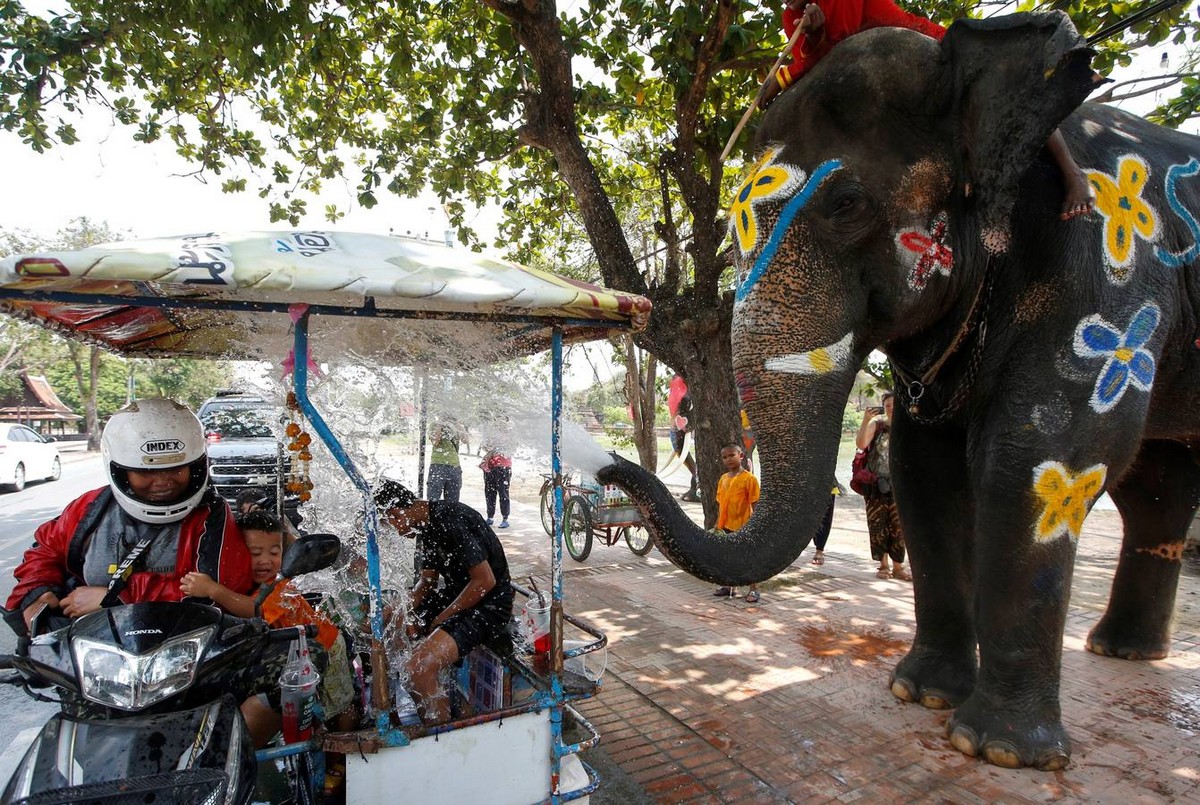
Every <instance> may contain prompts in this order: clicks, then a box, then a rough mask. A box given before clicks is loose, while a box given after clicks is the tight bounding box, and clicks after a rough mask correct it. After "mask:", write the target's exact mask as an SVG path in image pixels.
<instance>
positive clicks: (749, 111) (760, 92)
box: [717, 20, 808, 165]
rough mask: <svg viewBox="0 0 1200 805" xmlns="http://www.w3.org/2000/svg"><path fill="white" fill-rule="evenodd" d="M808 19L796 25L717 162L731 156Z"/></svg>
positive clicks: (720, 162)
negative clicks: (751, 116)
mask: <svg viewBox="0 0 1200 805" xmlns="http://www.w3.org/2000/svg"><path fill="white" fill-rule="evenodd" d="M806 22H807V20H800V24H799V25H797V26H796V30H795V31H793V32H792V38H791V39H789V40H788V43H787V45H785V46H784V48H783V52H782V53H780V54H779V58H778V59H776V60H775V64H774V65H773V66H772V67H771V72H769V73H767V80H766V81H764V82H763V83H762V86H760V87H759V88H758V93H757V94H756V95H755V96H754V101H753V102H751V104H750V108H749V109H747V110H746V113H745V114H744V115H742V119H741V120H739V121H738V124H737V127H735V128H734V130H733V134H731V135H729V142H727V143H725V150H724V151H722V152H721V158H720V159H718V160H717V164H718V165H719V164H722V163H724V162H725V157H727V156H729V152H730V151H732V150H733V144H734V143H736V142H737V138H738V135H739V134H741V133H742V129H744V128H746V124H747V123H749V122H750V115H752V114H754V110H755V109H757V108H758V102H759V100H761V99H762V96H763V93H764V92H766V90H767V84H768V83H770V82H771V81H772V80H773V79H774V78H775V72H776V71H777V70H778V69H779V68H780V67H782V66H783V61H784V59H786V58H787V57H788V54H789V53H791V52H792V48H794V47H795V46H796V43H797V42H798V41H800V37H801V36H803V35H804V32H805V31H807V30H808V26H807V25H805V23H806Z"/></svg>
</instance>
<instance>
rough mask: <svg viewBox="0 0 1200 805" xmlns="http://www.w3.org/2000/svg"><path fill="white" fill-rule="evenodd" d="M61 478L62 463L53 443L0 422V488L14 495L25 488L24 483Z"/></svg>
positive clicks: (30, 431) (27, 430)
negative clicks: (2, 487)
mask: <svg viewBox="0 0 1200 805" xmlns="http://www.w3.org/2000/svg"><path fill="white" fill-rule="evenodd" d="M61 477H62V459H60V458H59V457H58V448H57V447H55V446H54V442H52V441H48V440H47V439H45V438H43V437H42V436H39V435H38V434H37V433H36V432H34V431H32V430H30V429H29V428H27V427H25V426H24V425H14V424H12V423H9V422H0V484H4V485H5V486H7V487H8V488H9V489H11V490H12V491H14V492H20V491H21V490H22V489H24V488H25V481H26V480H27V479H29V480H34V481H39V480H41V479H43V478H47V479H49V480H51V481H57V480H58V479H59V478H61Z"/></svg>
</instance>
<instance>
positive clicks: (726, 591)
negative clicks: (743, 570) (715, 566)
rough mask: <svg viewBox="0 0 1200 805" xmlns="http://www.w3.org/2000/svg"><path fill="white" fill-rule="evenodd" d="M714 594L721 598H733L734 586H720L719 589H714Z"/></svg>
mask: <svg viewBox="0 0 1200 805" xmlns="http://www.w3.org/2000/svg"><path fill="white" fill-rule="evenodd" d="M713 595H715V596H717V597H719V598H733V588H732V587H718V588H717V589H715V590H713Z"/></svg>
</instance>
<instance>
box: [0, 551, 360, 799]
mask: <svg viewBox="0 0 1200 805" xmlns="http://www.w3.org/2000/svg"><path fill="white" fill-rule="evenodd" d="M340 547H341V544H340V542H339V540H338V538H337V537H335V536H333V535H330V534H311V535H307V536H303V537H300V538H299V539H298V540H297V541H296V542H295V543H294V544H293V545H291V546H290V547H289V548H288V549H287V552H286V553H285V555H284V557H283V562H282V566H281V575H283V576H284V577H285V578H292V577H294V576H298V575H301V574H304V573H311V572H314V571H317V570H321V569H323V568H326V567H329V566H330V565H331V564H333V562H334V561H335V560H336V558H337V556H338V552H339V550H340ZM48 621H49V615H48V613H47V612H45V611H43V612H41V613H39V614H38V616H37V617H36V618H35V619H34V622H33V624H32V625H31V628H30V635H32V637H26V638H22V639H21V640H20V641H19V642H18V645H17V653H16V654H13V655H8V656H3V655H0V670H15V671H16V674H14V675H10V676H9V677H8V678H6V679H0V682H4V683H8V684H15V685H20V686H22V687H24V688H25V690H26V692H28V693H29V694H30V695H31V696H34V697H35V698H39V699H43V700H47V701H54V700H53V699H48V698H47V697H45V696H43V695H42V694H40V693H37V692H36V691H35V689H44V688H56V689H57V691H58V694H59V698H58V700H57V701H58V703H59V705H60V711H59V712H58V713H57V714H55V715H54V716H53V717H52V718H51V719H50V720H49V721H48V722H47V723H46V724H45V726H43V727H42V730H41V732H40V733H39V734H38V736H37V738H36V739H35V740H34V742H33V744H32V745H31V746H30V747H29V749H28V751H27V752H26V753H25V755H24V757H23V758H22V759H21V762H20V763H19V764H18V766H17V768H16V771H15V772H14V773H13V775H12V777H11V778H10V779H9V781H8V785H7V786H6V787H5V789H4V794H3V797H2V798H0V802H3V803H13V804H14V805H16V804H17V803H20V804H21V805H37V804H40V803H57V802H87V803H103V804H104V805H117V803H134V802H150V801H155V802H171V803H181V805H190V804H191V803H196V805H201V804H203V805H244V803H248V802H250V801H251V799H252V797H253V795H254V793H255V787H256V782H257V778H258V763H257V760H256V756H255V751H254V746H253V744H252V742H251V739H250V735H249V732H248V731H247V728H246V724H245V721H244V720H243V719H242V714H241V711H240V709H239V704H240V703H239V702H238V701H237V700H235V698H234V696H233V695H232V694H231V693H230V689H231V688H232V686H233V682H234V679H235V678H236V676H237V675H238V674H239V673H240V672H241V671H242V670H243V669H244V668H245V667H246V665H247V659H255V658H258V657H261V656H262V655H263V654H264V653H265V652H266V651H268V650H269V649H270V648H271V647H272V644H278V643H286V642H287V641H290V640H292V639H293V638H295V637H296V635H297V630H296V629H295V628H286V629H272V628H270V627H269V626H268V625H267V623H266V622H265V621H263V620H261V619H258V618H249V619H243V618H236V617H233V616H230V615H226V614H224V613H223V612H221V610H219V609H217V608H216V607H215V606H210V605H206V604H201V603H196V602H193V601H183V602H147V603H139V604H126V605H123V606H117V607H111V608H108V609H103V610H100V611H99V612H94V613H91V614H89V615H85V616H83V617H81V618H78V619H77V620H74V621H72V622H70V623H68V624H67V625H64V626H61V627H60V628H52V627H51V628H49V629H48V628H47V623H48ZM310 633H311V634H313V635H314V636H315V628H312V629H310ZM275 649H276V650H277V649H278V646H275ZM296 746H297V747H299V746H303V745H296ZM275 751H276V754H278V750H275ZM314 751H319V750H315V749H314ZM318 790H319V789H318ZM312 793H313V792H311V791H308V792H304V793H300V794H298V798H299V799H301V800H311V799H313V797H312V796H311V795H312Z"/></svg>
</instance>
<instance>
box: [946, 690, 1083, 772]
mask: <svg viewBox="0 0 1200 805" xmlns="http://www.w3.org/2000/svg"><path fill="white" fill-rule="evenodd" d="M946 735H947V736H948V737H949V738H950V743H951V744H952V745H953V746H954V748H955V749H957V750H958V751H960V752H962V753H963V754H964V755H969V756H970V757H982V758H983V759H984V760H986V761H987V762H988V763H991V764H992V765H994V766H1002V767H1004V768H1006V769H1020V768H1023V767H1025V766H1030V767H1032V768H1035V769H1040V770H1041V771H1058V770H1060V769H1064V768H1066V767H1067V764H1068V763H1070V761H1071V740H1070V738H1068V737H1067V731H1066V729H1064V728H1063V725H1062V722H1061V721H1060V720H1059V719H1058V718H1057V717H1051V716H1049V715H1045V716H1039V715H1038V714H1037V713H1029V712H1026V711H1014V710H1012V709H1011V708H1007V707H996V706H992V705H990V704H986V703H985V701H984V698H983V697H981V696H979V695H978V692H976V694H973V695H972V696H971V698H969V699H968V700H967V701H965V702H963V704H962V705H961V706H960V707H959V708H958V710H957V711H955V713H954V715H952V716H951V717H950V721H949V722H948V723H947V724H946Z"/></svg>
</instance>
